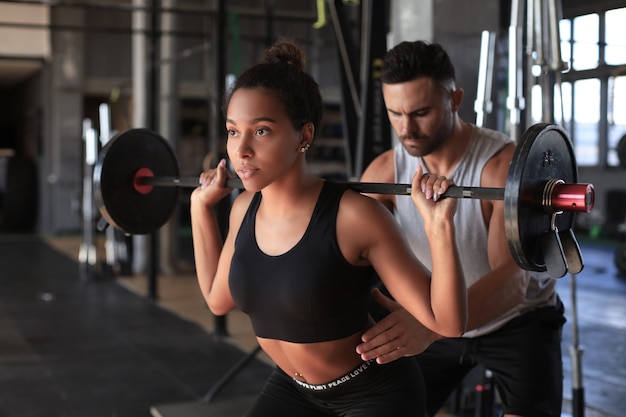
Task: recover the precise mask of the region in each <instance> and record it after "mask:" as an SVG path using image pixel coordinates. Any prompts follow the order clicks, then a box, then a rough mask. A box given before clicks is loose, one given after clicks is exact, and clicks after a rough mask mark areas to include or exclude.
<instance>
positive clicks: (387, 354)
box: [357, 145, 529, 363]
mask: <svg viewBox="0 0 626 417" xmlns="http://www.w3.org/2000/svg"><path fill="white" fill-rule="evenodd" d="M513 151H514V145H510V146H507V147H506V148H504V149H503V150H502V151H501V152H499V153H498V154H497V155H495V156H494V157H493V158H492V159H491V160H490V161H489V162H488V163H487V165H486V166H485V168H484V170H483V175H482V178H483V180H482V181H481V186H483V187H496V188H503V187H504V186H505V183H506V178H507V174H508V165H509V162H510V160H511V157H512V154H513ZM391 170H392V173H393V159H392V168H391ZM371 178H372V177H370V179H367V181H375V180H373V179H371ZM394 201H395V200H394ZM460 204H463V203H462V202H460ZM482 204H483V212H484V221H485V222H486V223H487V226H488V229H489V232H488V256H489V263H490V265H491V269H492V270H491V272H489V273H488V274H487V275H485V276H483V277H482V278H480V279H479V280H478V281H477V282H476V283H474V284H473V285H472V286H471V287H470V288H468V294H467V295H468V323H467V330H468V331H469V330H474V329H476V328H478V327H481V326H484V325H485V324H487V323H489V322H491V321H492V320H494V319H496V318H498V317H499V316H501V315H502V314H504V313H505V312H507V311H508V310H510V309H511V308H513V307H514V306H516V305H518V304H519V303H521V302H522V301H523V300H524V296H525V294H526V287H527V286H528V281H529V273H528V272H527V271H524V270H522V269H521V268H520V267H519V266H518V265H517V264H516V263H515V260H514V259H513V257H512V255H511V252H510V250H509V248H508V243H507V239H506V233H505V229H504V203H503V202H502V201H483V202H482ZM477 220H478V219H477ZM374 295H375V300H376V301H377V302H378V303H379V304H381V305H382V306H383V307H385V308H386V309H388V310H390V311H391V312H390V314H389V315H388V316H386V317H385V318H383V319H382V320H380V321H379V322H378V323H376V324H375V325H374V326H373V327H372V328H370V329H369V330H368V331H366V332H365V333H364V334H363V335H362V337H361V339H362V340H363V343H362V344H360V345H358V346H357V353H359V354H360V355H361V357H362V358H363V359H364V360H369V359H372V358H377V361H378V363H387V362H391V361H394V360H396V359H399V358H401V357H405V356H413V355H417V354H419V353H421V352H423V351H424V350H425V349H426V348H427V347H428V345H430V344H431V343H432V342H434V341H435V340H438V339H439V338H441V336H439V335H437V334H435V333H433V332H431V331H429V330H428V329H426V328H425V327H424V326H422V325H421V324H420V323H419V322H417V320H415V319H414V318H413V317H412V316H411V315H410V314H409V313H408V312H407V311H404V309H403V308H402V307H401V306H400V305H398V304H397V303H394V302H393V300H391V299H389V298H387V297H385V296H384V295H382V294H376V293H375V294H374Z"/></svg>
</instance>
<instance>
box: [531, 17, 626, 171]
mask: <svg viewBox="0 0 626 417" xmlns="http://www.w3.org/2000/svg"><path fill="white" fill-rule="evenodd" d="M624 22H626V7H623V8H619V9H613V10H605V11H601V12H599V13H594V14H586V15H583V16H576V17H573V18H571V19H564V20H562V21H561V22H560V24H559V31H560V36H561V56H562V59H563V60H564V61H566V62H568V63H569V68H570V69H571V70H570V71H569V72H567V73H565V74H563V82H562V83H561V86H560V87H561V88H560V89H558V86H557V89H555V92H554V94H555V95H554V106H555V109H554V115H555V119H556V120H558V121H559V122H561V119H562V124H563V126H565V127H566V128H567V129H568V130H569V131H570V133H571V136H572V140H573V142H574V148H575V153H576V161H577V163H578V165H579V166H597V167H599V168H601V169H602V168H604V167H612V166H618V165H619V158H618V155H617V150H616V148H617V144H618V142H619V140H620V138H621V137H622V136H623V135H624V134H626V37H624V36H623V34H622V33H623V26H624ZM535 96H538V97H539V99H540V96H541V95H540V94H533V102H534V100H537V98H536V97H535ZM533 107H534V106H533ZM532 117H533V119H534V118H535V117H537V115H535V114H533V115H532Z"/></svg>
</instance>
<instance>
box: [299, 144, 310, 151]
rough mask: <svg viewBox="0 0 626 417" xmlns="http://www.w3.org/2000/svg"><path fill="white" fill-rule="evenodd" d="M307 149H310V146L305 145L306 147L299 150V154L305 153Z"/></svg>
mask: <svg viewBox="0 0 626 417" xmlns="http://www.w3.org/2000/svg"><path fill="white" fill-rule="evenodd" d="M309 148H311V144H310V143H307V144H306V145H304V146H303V147H301V148H300V152H302V153H305V152H306V151H308V150H309Z"/></svg>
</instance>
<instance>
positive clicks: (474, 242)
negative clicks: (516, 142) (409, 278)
mask: <svg viewBox="0 0 626 417" xmlns="http://www.w3.org/2000/svg"><path fill="white" fill-rule="evenodd" d="M509 143H511V139H509V138H508V137H507V136H505V135H503V134H502V133H500V132H497V131H495V130H491V129H485V128H478V127H476V126H474V125H472V136H471V139H470V142H469V144H468V148H467V150H466V151H465V153H464V154H463V156H462V158H461V160H460V161H459V163H458V165H457V166H456V167H455V168H454V170H453V172H452V174H451V175H450V178H451V179H452V180H454V183H455V184H458V185H463V186H470V187H480V179H481V175H482V171H483V168H484V166H485V164H486V163H487V161H489V159H491V158H492V157H493V156H494V155H495V154H496V153H497V152H498V151H500V150H501V149H502V148H503V147H504V146H506V145H507V144H509ZM394 158H395V181H396V182H397V183H403V184H406V183H408V184H410V183H411V179H412V177H413V174H414V173H415V170H416V169H417V164H420V165H421V166H422V168H423V169H424V172H427V168H426V165H425V164H424V161H423V159H422V158H421V157H414V156H411V155H409V154H408V153H407V152H406V151H405V149H404V147H403V146H402V144H401V143H398V144H396V145H395V147H394ZM395 216H396V219H397V221H398V222H399V224H400V226H401V228H402V230H404V231H411V233H408V232H406V233H405V235H406V237H407V239H408V241H409V244H410V245H411V248H412V249H413V251H414V252H415V254H416V255H417V257H418V258H419V259H420V261H421V262H422V263H423V264H424V265H425V266H426V268H428V269H429V270H432V264H431V256H430V247H429V245H428V240H427V239H426V235H425V233H424V223H423V220H422V217H421V216H420V214H419V211H418V210H417V208H416V207H415V205H414V204H413V201H412V200H411V197H410V196H400V195H399V196H396V210H395ZM454 223H455V228H456V243H457V247H458V248H459V256H460V259H461V264H462V265H463V272H464V274H465V282H466V283H467V286H468V287H470V286H471V285H472V284H474V283H475V282H476V281H477V280H478V279H479V278H481V277H482V276H483V275H485V274H487V273H488V272H489V271H490V270H491V268H490V267H489V258H488V255H487V234H488V230H487V226H486V225H485V222H484V221H483V214H482V209H481V205H480V200H477V199H463V200H462V201H459V203H458V205H457V212H456V214H455V216H454ZM555 284H556V281H555V280H554V279H553V278H551V277H550V276H549V275H547V274H545V273H533V275H531V282H530V284H529V287H528V290H527V293H526V300H525V301H524V303H522V304H520V305H518V306H516V307H514V308H513V309H511V310H510V311H508V312H507V313H505V314H504V315H502V316H500V317H499V318H497V319H496V320H494V321H492V322H491V323H488V324H487V325H485V326H482V327H480V328H478V329H475V330H471V331H469V332H467V333H466V334H465V335H464V336H465V337H475V336H479V335H482V334H485V333H490V332H491V331H493V330H495V329H497V328H498V327H501V326H502V325H503V324H504V323H506V322H507V321H509V320H511V319H512V318H514V317H516V316H518V315H520V314H522V313H524V312H526V311H529V310H531V309H534V308H537V307H541V306H545V305H554V304H555V302H556V293H555V290H554V287H555Z"/></svg>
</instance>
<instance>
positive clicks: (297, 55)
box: [263, 39, 306, 71]
mask: <svg viewBox="0 0 626 417" xmlns="http://www.w3.org/2000/svg"><path fill="white" fill-rule="evenodd" d="M263 62H265V63H268V64H289V65H294V66H295V67H297V68H298V69H299V70H301V71H304V70H305V68H306V57H305V55H304V51H303V50H302V49H301V48H300V46H299V45H298V44H297V43H296V42H295V41H291V40H286V39H281V40H279V41H277V42H276V43H274V45H272V46H271V47H270V48H268V49H267V51H266V52H265V56H264V58H263Z"/></svg>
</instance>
